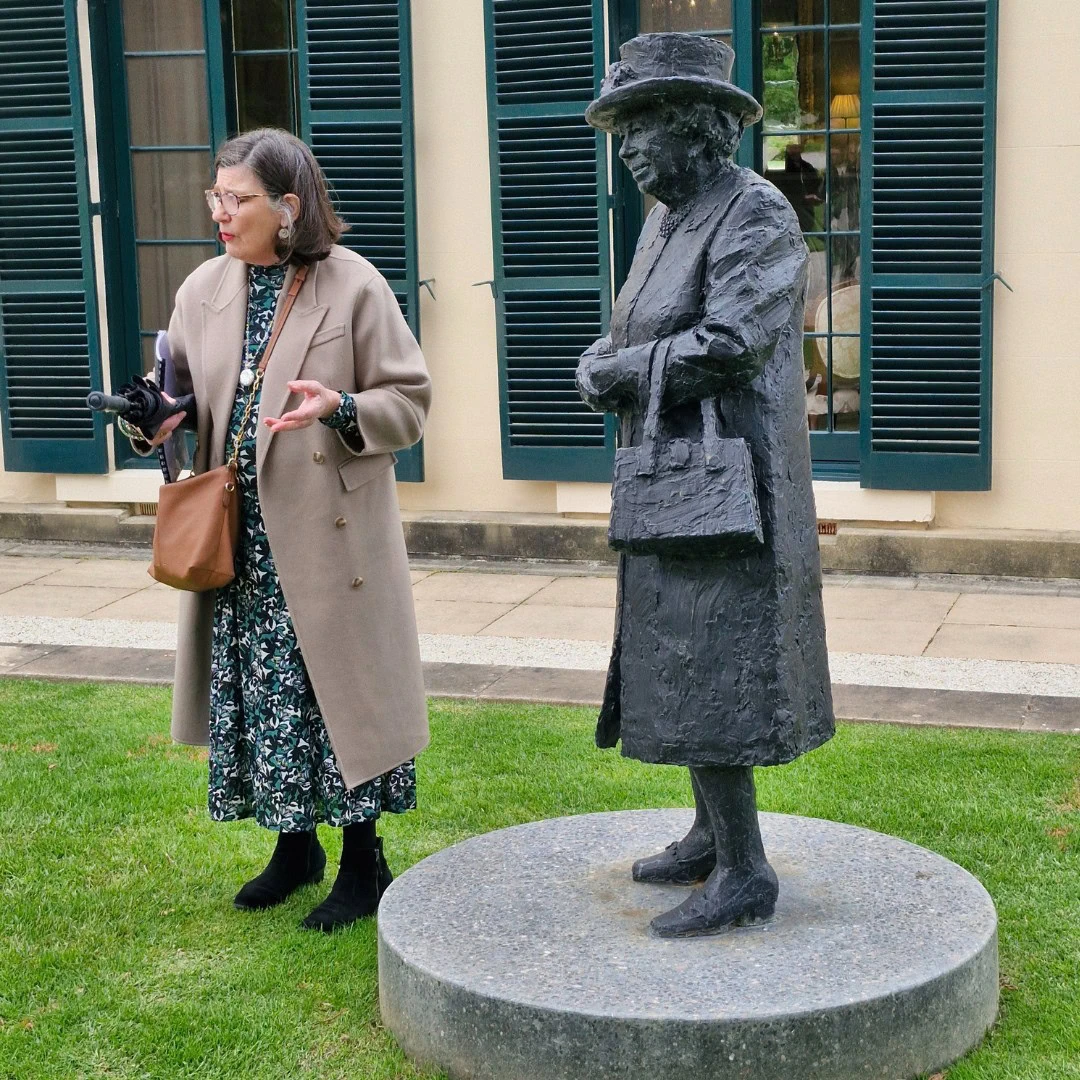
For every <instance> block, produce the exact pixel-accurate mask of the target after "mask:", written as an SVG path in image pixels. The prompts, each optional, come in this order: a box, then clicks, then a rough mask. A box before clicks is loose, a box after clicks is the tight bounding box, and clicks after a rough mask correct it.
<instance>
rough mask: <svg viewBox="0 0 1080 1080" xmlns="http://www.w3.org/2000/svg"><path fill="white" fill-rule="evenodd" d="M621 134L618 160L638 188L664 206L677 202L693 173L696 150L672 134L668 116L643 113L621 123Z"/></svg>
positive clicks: (662, 112)
mask: <svg viewBox="0 0 1080 1080" xmlns="http://www.w3.org/2000/svg"><path fill="white" fill-rule="evenodd" d="M619 134H620V135H621V136H622V145H621V146H620V147H619V157H620V158H622V160H623V161H624V162H625V163H626V167H627V168H628V169H629V170H630V172H631V173H633V176H634V182H635V183H636V184H637V186H638V187H639V188H640V189H641V190H642V191H643V192H644V193H645V194H646V195H652V196H654V197H655V198H657V199H659V200H660V201H661V202H662V203H667V204H670V203H671V202H672V201H674V197H675V196H676V194H677V193H679V192H680V189H681V187H682V186H683V184H684V183H685V180H686V178H687V173H688V172H689V171H690V169H691V160H692V158H693V151H694V147H693V145H692V143H691V142H690V140H689V139H687V137H686V136H685V135H684V134H682V133H681V132H679V131H676V130H673V125H672V123H671V117H670V116H669V115H668V113H667V112H666V111H665V110H662V109H643V110H642V111H641V112H638V113H635V114H633V115H631V116H628V117H627V118H626V119H625V120H623V121H622V123H621V124H620V125H619Z"/></svg>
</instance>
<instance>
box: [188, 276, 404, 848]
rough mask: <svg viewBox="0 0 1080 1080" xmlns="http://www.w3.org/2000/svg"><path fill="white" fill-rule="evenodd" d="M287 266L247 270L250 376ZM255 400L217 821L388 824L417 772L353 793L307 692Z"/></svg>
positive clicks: (221, 689)
mask: <svg viewBox="0 0 1080 1080" xmlns="http://www.w3.org/2000/svg"><path fill="white" fill-rule="evenodd" d="M284 281H285V267H284V266H270V267H262V266H252V267H250V268H249V270H248V313H247V334H246V336H245V341H244V356H243V367H244V368H249V369H254V368H255V367H256V366H257V365H258V362H259V359H260V357H261V356H262V353H263V350H264V349H265V348H266V343H267V341H268V340H269V338H270V330H271V326H272V324H273V321H274V310H275V308H276V305H277V298H278V294H279V292H280V291H281V287H282V285H283V283H284ZM247 397H248V390H247V389H246V388H245V387H244V386H243V385H238V386H237V389H236V399H235V401H234V403H233V412H232V420H231V423H230V425H229V436H228V443H227V446H228V447H229V449H230V450H231V448H232V445H233V439H234V438H235V436H236V433H237V432H238V431H239V430H240V425H241V422H242V421H243V416H244V409H245V406H246V404H247ZM258 412H259V400H258V394H257V393H256V398H255V402H254V404H253V405H252V409H251V415H250V417H249V420H248V423H247V425H246V426H245V430H244V432H243V435H242V437H241V441H240V450H239V458H238V464H237V479H238V483H239V489H240V543H239V546H238V550H237V555H236V577H235V578H234V579H233V581H232V582H230V583H229V584H228V585H227V586H225V587H224V588H221V589H219V590H218V591H217V594H216V596H215V598H214V630H213V638H212V645H211V650H212V655H211V669H210V671H211V675H210V790H209V808H210V816H211V818H213V819H214V820H215V821H236V820H238V819H239V818H246V817H254V818H255V820H256V821H257V822H258V823H259V824H260V825H262V826H264V827H265V828H267V829H273V830H275V831H281V832H303V831H307V830H310V829H313V828H314V827H315V826H316V824H318V823H320V822H325V823H326V824H328V825H337V826H341V825H351V824H354V823H356V822H360V821H367V820H371V819H374V818H377V817H378V816H379V814H380V813H382V812H384V811H386V812H390V813H395V814H396V813H403V812H405V811H407V810H413V809H415V808H416V768H415V764H414V762H412V761H407V762H405V763H404V764H402V765H399V766H398V767H397V768H396V769H392V770H391V771H390V772H388V773H385V774H384V775H383V776H380V777H376V778H375V779H374V780H370V781H368V782H367V783H366V784H360V785H359V786H358V787H354V788H351V789H350V788H346V787H345V782H344V780H343V778H342V776H341V772H340V771H339V769H338V765H337V761H336V760H335V758H334V752H333V749H332V748H331V746H330V738H329V735H328V734H327V730H326V724H325V723H324V721H323V718H322V714H321V713H320V712H319V706H318V703H317V702H316V700H315V695H314V693H313V691H312V689H311V683H310V681H309V679H308V673H307V668H306V667H305V666H304V658H303V656H302V655H301V653H300V645H299V643H298V641H297V639H296V632H295V630H294V629H293V624H292V619H291V618H290V617H289V611H288V608H287V607H286V605H285V597H284V595H283V594H282V591H281V584H280V582H279V580H278V575H277V570H276V569H275V567H274V560H273V557H272V556H271V554H270V544H269V541H268V540H267V538H266V526H265V525H264V523H263V518H262V511H261V509H260V507H259V493H258V487H257V485H256V475H255V433H256V431H257V429H258ZM328 420H330V421H331V426H333V427H336V428H344V427H348V426H349V425H350V423H351V426H352V427H353V428H355V425H356V405H355V402H354V401H353V399H352V397H351V396H349V395H348V394H343V395H342V401H341V408H340V409H339V410H338V412H337V413H335V414H334V416H333V417H332V418H328Z"/></svg>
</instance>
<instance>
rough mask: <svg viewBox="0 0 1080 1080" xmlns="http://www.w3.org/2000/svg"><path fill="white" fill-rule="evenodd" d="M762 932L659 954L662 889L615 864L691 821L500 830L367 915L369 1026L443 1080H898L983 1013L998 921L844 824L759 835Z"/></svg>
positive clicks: (636, 817)
mask: <svg viewBox="0 0 1080 1080" xmlns="http://www.w3.org/2000/svg"><path fill="white" fill-rule="evenodd" d="M761 819H762V833H763V835H764V838H765V847H766V850H767V852H768V855H769V859H770V861H771V862H772V864H773V866H774V867H775V868H776V872H777V874H778V875H779V878H780V901H779V903H778V905H777V909H776V916H775V918H774V919H773V921H772V922H770V923H768V924H766V925H765V926H761V927H751V928H745V929H739V930H735V931H732V932H730V933H727V934H722V935H718V936H714V937H706V938H691V939H687V940H676V941H663V940H660V939H657V938H653V937H650V936H649V935H648V934H647V926H648V922H649V919H650V918H652V916H653V915H655V914H657V913H658V912H661V911H664V910H666V909H667V908H670V907H672V906H673V905H674V904H676V903H678V902H679V900H680V899H681V898H682V897H683V896H685V894H686V891H685V890H684V889H681V888H678V887H676V886H657V885H639V884H636V883H635V882H634V881H632V880H631V877H630V864H631V863H632V861H633V860H634V859H635V858H636V857H638V856H640V855H644V854H648V853H650V852H653V851H656V850H659V849H660V848H662V847H664V846H665V845H666V844H667V843H669V842H670V841H671V840H673V839H675V838H676V837H679V836H681V835H683V834H684V833H685V832H686V830H687V829H688V828H689V826H690V822H691V820H692V814H691V813H690V812H688V811H683V810H641V811H625V812H622V813H612V814H591V815H585V816H581V817H572V818H559V819H556V820H552V821H540V822H535V823H532V824H528V825H520V826H517V827H516V828H512V829H503V830H500V831H498V832H493V833H488V834H486V835H484V836H477V837H474V838H473V839H471V840H467V841H465V842H464V843H461V844H458V845H456V846H455V847H452V848H448V849H446V850H444V851H440V852H438V853H437V854H435V855H432V856H431V857H430V858H428V859H425V860H424V861H423V862H421V863H419V864H417V865H416V866H414V867H413V868H412V869H410V870H409V871H407V872H406V873H405V874H403V875H402V876H401V877H400V878H399V879H398V880H397V881H396V882H394V884H393V885H392V886H391V888H390V890H389V892H387V894H386V896H385V897H384V898H383V901H382V906H381V907H380V910H379V993H380V1000H381V1005H382V1014H383V1020H384V1021H385V1023H386V1025H387V1026H388V1027H389V1028H390V1030H391V1031H392V1032H393V1033H394V1035H395V1036H396V1037H397V1039H398V1042H399V1043H400V1044H401V1046H402V1048H403V1049H404V1051H405V1052H406V1054H408V1055H409V1056H410V1057H412V1058H414V1059H416V1060H418V1061H420V1062H423V1063H426V1064H429V1065H435V1066H439V1067H441V1068H443V1069H445V1070H446V1071H447V1072H448V1073H449V1075H450V1076H451V1077H452V1078H453V1080H615V1078H618V1080H658V1078H669V1080H676V1078H677V1080H683V1078H685V1080H735V1078H739V1080H854V1078H856V1077H858V1078H860V1080H867V1078H871V1077H873V1078H880V1080H908V1078H911V1077H915V1076H916V1075H918V1074H919V1073H921V1072H931V1071H933V1070H935V1069H937V1068H940V1067H941V1066H943V1065H945V1064H947V1063H948V1062H950V1061H953V1060H954V1059H956V1058H957V1057H959V1056H960V1055H961V1054H963V1053H964V1052H965V1051H966V1050H968V1049H969V1048H970V1047H972V1046H974V1045H975V1044H976V1043H978V1042H979V1040H980V1039H981V1038H982V1036H983V1034H984V1033H985V1032H986V1030H987V1028H988V1027H989V1026H990V1024H991V1023H992V1022H993V1020H994V1017H995V1015H996V1012H997V1000H998V976H997V934H996V926H997V919H996V915H995V911H994V906H993V903H992V902H991V900H990V897H989V896H988V895H987V893H986V891H985V890H984V889H983V887H982V886H981V885H980V884H979V882H978V881H976V880H975V878H973V877H972V876H971V875H970V874H968V873H967V872H966V871H964V870H962V869H961V868H960V867H958V866H956V865H955V864H953V863H951V862H948V861H947V860H945V859H943V858H941V857H940V856H939V855H935V854H934V853H933V852H930V851H927V850H925V849H923V848H918V847H915V846H913V845H911V844H908V843H905V842H904V841H902V840H897V839H895V838H894V837H890V836H883V835H881V834H880V833H873V832H869V831H867V830H865V829H858V828H854V827H852V826H849V825H838V824H836V823H834V822H829V821H818V820H814V819H811V818H799V817H789V816H785V815H779V814H762V816H761Z"/></svg>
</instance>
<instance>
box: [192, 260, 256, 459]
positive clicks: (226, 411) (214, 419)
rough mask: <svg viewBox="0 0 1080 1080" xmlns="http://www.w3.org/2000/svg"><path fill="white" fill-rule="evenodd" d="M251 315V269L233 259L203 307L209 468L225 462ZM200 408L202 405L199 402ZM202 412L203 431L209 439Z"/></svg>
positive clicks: (201, 428)
mask: <svg viewBox="0 0 1080 1080" xmlns="http://www.w3.org/2000/svg"><path fill="white" fill-rule="evenodd" d="M246 314H247V266H246V265H245V264H244V263H242V262H241V261H240V260H239V259H229V260H227V261H226V263H225V269H224V272H223V273H222V275H221V278H220V280H219V281H218V286H217V288H216V289H215V290H214V294H213V296H211V298H210V299H209V300H204V301H203V304H202V317H203V326H202V332H203V338H202V340H203V354H202V359H203V365H204V368H205V370H204V371H203V373H202V385H203V387H204V393H205V395H206V404H207V405H208V406H209V417H208V420H209V424H210V427H211V429H212V431H213V446H212V447H211V452H210V458H209V461H208V465H209V467H211V468H212V467H213V466H214V465H215V464H221V463H222V462H223V461H224V460H225V435H226V433H227V432H228V429H229V419H230V417H231V416H232V407H233V399H234V397H235V395H236V384H237V380H238V379H239V377H240V362H241V354H242V352H243V349H244V322H245V317H246ZM199 405H200V407H201V406H202V402H199ZM202 415H203V414H202V411H200V422H199V430H200V435H201V436H203V437H205V434H206V430H205V429H204V428H203V420H202Z"/></svg>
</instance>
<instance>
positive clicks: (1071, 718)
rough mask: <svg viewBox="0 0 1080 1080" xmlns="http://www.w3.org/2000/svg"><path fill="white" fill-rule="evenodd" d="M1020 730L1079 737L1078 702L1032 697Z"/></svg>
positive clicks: (1079, 714) (1067, 699)
mask: <svg viewBox="0 0 1080 1080" xmlns="http://www.w3.org/2000/svg"><path fill="white" fill-rule="evenodd" d="M1022 728H1023V730H1024V731H1046V732H1061V733H1063V734H1066V735H1080V700H1077V699H1076V698H1066V697H1032V698H1030V699H1029V700H1028V704H1027V710H1026V713H1025V717H1024V722H1023V725H1022Z"/></svg>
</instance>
